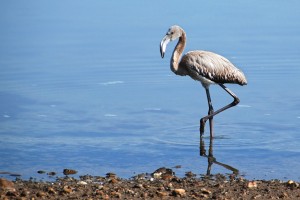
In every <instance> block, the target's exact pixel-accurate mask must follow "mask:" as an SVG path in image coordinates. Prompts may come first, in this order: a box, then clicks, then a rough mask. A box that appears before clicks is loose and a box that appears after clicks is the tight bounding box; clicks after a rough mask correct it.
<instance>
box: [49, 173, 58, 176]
mask: <svg viewBox="0 0 300 200" xmlns="http://www.w3.org/2000/svg"><path fill="white" fill-rule="evenodd" d="M47 175H48V176H55V175H56V172H48V173H47Z"/></svg>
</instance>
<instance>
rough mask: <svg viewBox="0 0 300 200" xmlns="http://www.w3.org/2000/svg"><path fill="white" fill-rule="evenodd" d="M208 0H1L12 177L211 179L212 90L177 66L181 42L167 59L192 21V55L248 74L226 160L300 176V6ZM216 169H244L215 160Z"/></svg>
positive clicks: (1, 117)
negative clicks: (177, 34) (170, 170)
mask: <svg viewBox="0 0 300 200" xmlns="http://www.w3.org/2000/svg"><path fill="white" fill-rule="evenodd" d="M178 3H179V2H178ZM198 4H199V5H190V4H185V5H178V4H177V3H175V2H173V5H172V4H170V3H168V2H159V1H151V2H149V3H148V2H147V3H145V2H143V3H141V2H139V1H131V2H122V3H113V2H99V1H90V2H89V3H84V2H81V1H67V2H64V3H62V2H60V1H51V3H49V2H37V1H26V2H18V4H16V3H14V2H12V1H9V2H1V3H0V11H1V12H0V13H1V14H0V16H1V17H0V26H1V29H0V43H1V47H0V67H1V72H0V97H1V98H0V102H1V103H0V127H1V129H0V134H1V138H0V157H1V159H0V171H9V172H12V173H20V174H21V175H22V177H24V178H28V177H30V176H33V177H37V174H36V171H38V170H46V171H57V172H62V170H63V169H64V168H74V169H76V170H78V171H79V174H91V175H104V174H105V173H106V172H108V171H113V172H116V173H117V174H118V175H120V176H122V177H130V176H132V175H133V174H134V173H141V172H151V171H153V170H155V169H157V168H158V167H161V166H166V167H173V166H176V165H181V166H182V168H180V169H176V170H175V171H176V172H177V174H179V175H184V173H185V172H186V171H190V170H191V171H193V172H194V173H197V174H205V173H206V170H207V158H205V157H201V156H200V152H199V141H200V138H199V130H198V129H199V119H200V118H201V117H202V116H204V115H205V114H206V113H207V110H208V108H207V102H206V96H205V91H204V89H203V88H202V87H201V85H200V84H199V83H197V82H195V81H193V80H192V79H190V78H189V77H179V76H176V75H174V74H172V72H171V71H170V69H169V58H170V56H171V53H172V50H173V48H174V46H175V42H173V43H171V44H170V45H169V46H168V48H167V53H166V55H165V59H161V58H160V54H159V47H158V46H159V42H160V40H161V39H162V37H163V36H164V34H165V33H166V31H167V29H168V27H169V26H170V25H173V24H179V25H181V26H182V27H183V28H184V29H185V30H186V32H187V37H188V43H187V47H186V51H188V50H193V49H204V50H209V51H214V52H217V53H219V54H221V55H224V56H225V57H227V58H228V59H230V60H231V61H232V62H233V63H234V64H236V65H237V66H238V67H239V68H241V69H242V70H243V71H244V73H245V74H246V76H247V79H248V85H247V86H244V87H241V86H237V85H228V87H229V88H230V89H231V90H232V91H234V92H235V93H236V94H237V95H238V96H239V98H240V100H241V103H240V104H239V105H238V106H237V107H235V108H232V109H230V110H227V111H225V112H223V113H221V114H220V115H218V116H216V117H215V118H214V121H215V134H216V138H215V140H214V141H213V155H214V157H215V158H216V160H217V161H218V162H221V163H225V164H227V165H230V166H232V167H234V168H236V169H238V170H239V171H240V174H242V175H244V176H246V178H256V179H262V178H263V179H272V178H279V179H294V180H299V179H300V173H299V170H298V169H299V167H300V163H299V160H300V149H299V145H300V140H299V138H300V135H299V132H300V128H299V125H300V112H299V108H300V103H299V102H300V101H299V99H300V93H299V92H298V90H299V89H298V86H299V85H300V80H299V77H300V76H299V75H300V66H299V65H300V64H299V63H300V21H299V20H298V19H300V13H299V12H298V7H299V2H297V1H290V3H285V2H282V1H275V2H274V1H273V2H272V3H271V2H269V3H268V2H264V3H262V2H258V1H252V2H239V1H231V3H227V2H226V3H223V2H221V3H220V2H207V1H201V2H199V3H198ZM211 95H212V101H213V104H214V107H215V109H216V108H220V107H222V106H224V105H225V104H227V103H229V102H231V98H230V97H229V96H228V95H227V94H226V93H225V92H224V91H223V90H222V89H221V88H220V87H218V86H212V87H211ZM207 129H208V128H207ZM207 136H208V130H207V131H206V133H205V137H204V143H205V147H206V151H207V153H208V147H209V138H208V137H207ZM211 173H231V171H230V170H228V169H226V168H224V167H222V166H220V165H218V164H213V166H212V171H211ZM3 176H4V175H3Z"/></svg>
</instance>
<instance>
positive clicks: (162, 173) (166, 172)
mask: <svg viewBox="0 0 300 200" xmlns="http://www.w3.org/2000/svg"><path fill="white" fill-rule="evenodd" d="M174 174H175V173H174V172H173V170H172V169H169V168H165V167H161V168H159V169H157V170H155V171H154V172H153V173H152V174H151V175H152V177H153V178H156V179H159V178H162V177H170V176H174Z"/></svg>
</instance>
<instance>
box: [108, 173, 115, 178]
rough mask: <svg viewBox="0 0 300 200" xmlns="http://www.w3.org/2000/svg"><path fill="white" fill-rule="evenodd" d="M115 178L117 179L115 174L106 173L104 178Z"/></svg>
mask: <svg viewBox="0 0 300 200" xmlns="http://www.w3.org/2000/svg"><path fill="white" fill-rule="evenodd" d="M116 177H117V175H116V174H115V173H113V172H108V173H107V174H106V178H116Z"/></svg>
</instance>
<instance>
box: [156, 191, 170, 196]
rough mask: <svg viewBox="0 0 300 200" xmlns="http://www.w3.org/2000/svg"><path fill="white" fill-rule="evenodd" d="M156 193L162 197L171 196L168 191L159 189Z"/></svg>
mask: <svg viewBox="0 0 300 200" xmlns="http://www.w3.org/2000/svg"><path fill="white" fill-rule="evenodd" d="M156 194H157V196H158V197H160V198H162V197H166V196H169V193H168V192H159V191H157V192H156Z"/></svg>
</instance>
